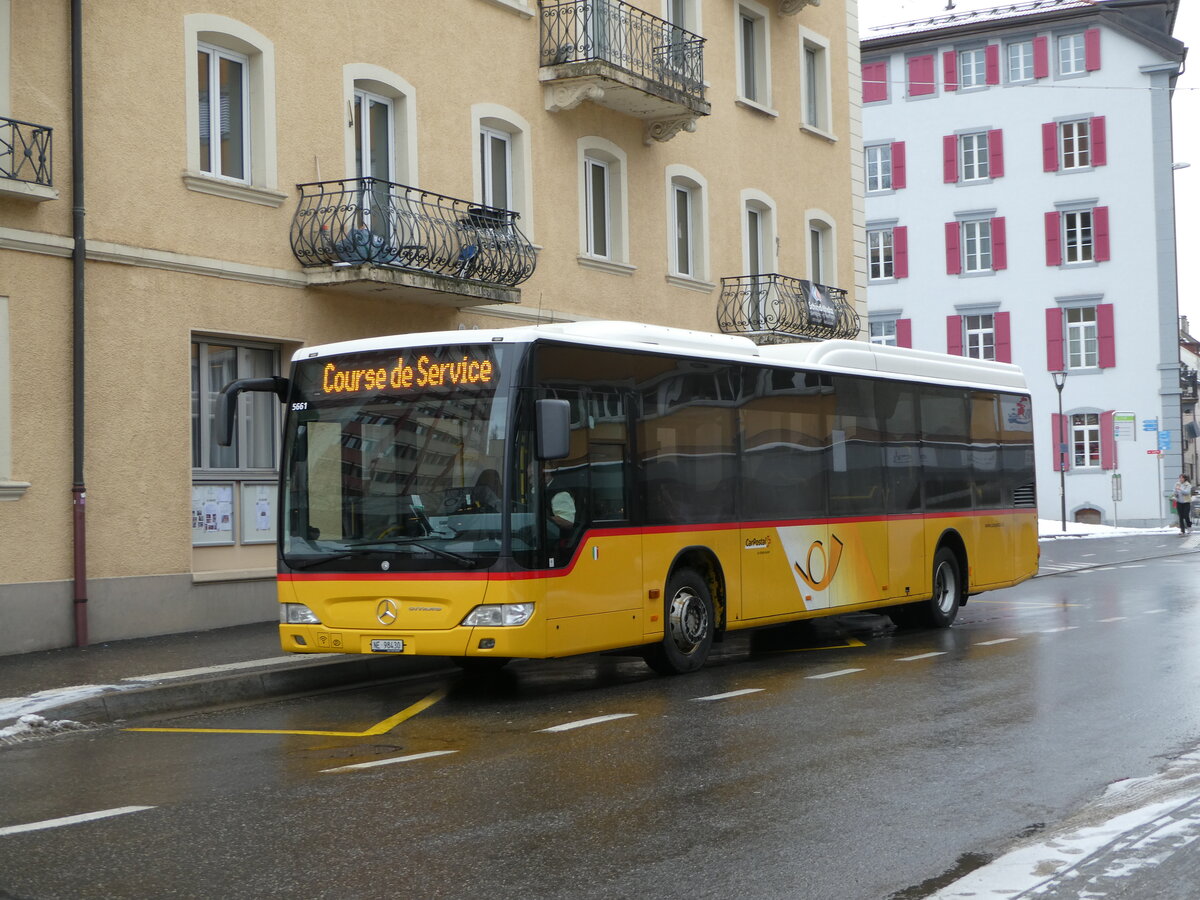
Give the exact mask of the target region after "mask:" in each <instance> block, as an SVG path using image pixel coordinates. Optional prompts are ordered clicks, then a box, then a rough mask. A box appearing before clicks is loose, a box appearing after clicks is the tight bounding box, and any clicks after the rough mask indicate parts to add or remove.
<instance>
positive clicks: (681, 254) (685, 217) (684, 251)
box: [671, 182, 696, 278]
mask: <svg viewBox="0 0 1200 900" xmlns="http://www.w3.org/2000/svg"><path fill="white" fill-rule="evenodd" d="M695 194H696V190H695V188H692V187H689V186H688V185H686V184H679V183H678V182H675V183H672V185H671V199H672V200H674V201H675V202H674V203H673V204H672V205H673V207H674V211H675V215H674V216H673V217H672V220H671V221H672V231H673V232H674V240H673V241H671V269H672V271H673V273H674V274H676V275H680V276H683V277H685V278H695V277H696V249H695V240H696V226H695V222H696V196H695Z"/></svg>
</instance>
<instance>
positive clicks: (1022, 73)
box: [1005, 38, 1034, 84]
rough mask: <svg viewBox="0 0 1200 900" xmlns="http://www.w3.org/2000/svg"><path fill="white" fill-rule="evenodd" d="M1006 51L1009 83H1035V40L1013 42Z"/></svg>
mask: <svg viewBox="0 0 1200 900" xmlns="http://www.w3.org/2000/svg"><path fill="white" fill-rule="evenodd" d="M1005 49H1006V60H1007V64H1008V80H1009V83H1010V84H1020V83H1021V82H1024V81H1033V80H1034V74H1033V59H1034V57H1033V39H1032V38H1030V39H1029V40H1025V41H1013V42H1012V43H1010V44H1008V45H1007V47H1006V48H1005ZM1014 57H1015V58H1014ZM1014 70H1015V71H1016V74H1015V75H1014V74H1013V73H1014Z"/></svg>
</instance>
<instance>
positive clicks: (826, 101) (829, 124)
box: [800, 29, 833, 133]
mask: <svg viewBox="0 0 1200 900" xmlns="http://www.w3.org/2000/svg"><path fill="white" fill-rule="evenodd" d="M801 32H802V34H801V46H802V51H803V57H802V60H801V65H802V69H801V72H800V96H801V97H802V98H803V106H802V110H801V112H802V116H803V124H804V125H806V126H807V127H809V128H814V129H817V130H818V131H822V132H826V133H827V132H829V131H832V129H833V116H832V115H831V111H830V106H831V102H832V101H831V97H830V93H829V51H828V47H827V42H826V41H825V39H824V38H822V37H821V36H820V35H817V34H814V33H813V32H810V31H808V30H807V29H801Z"/></svg>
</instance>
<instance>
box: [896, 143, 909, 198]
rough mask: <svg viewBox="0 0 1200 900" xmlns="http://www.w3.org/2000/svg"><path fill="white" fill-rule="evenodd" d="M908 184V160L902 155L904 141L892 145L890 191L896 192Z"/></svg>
mask: <svg viewBox="0 0 1200 900" xmlns="http://www.w3.org/2000/svg"><path fill="white" fill-rule="evenodd" d="M907 183H908V160H907V157H906V156H905V153H904V141H894V142H893V143H892V190H894V191H898V190H900V189H901V188H903V187H904V186H905V185H906V184H907Z"/></svg>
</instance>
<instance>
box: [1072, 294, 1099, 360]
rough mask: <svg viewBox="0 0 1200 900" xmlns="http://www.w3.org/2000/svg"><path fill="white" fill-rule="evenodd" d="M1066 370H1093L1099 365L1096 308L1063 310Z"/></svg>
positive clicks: (1085, 307) (1082, 307)
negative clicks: (1065, 331) (1065, 329)
mask: <svg viewBox="0 0 1200 900" xmlns="http://www.w3.org/2000/svg"><path fill="white" fill-rule="evenodd" d="M1065 320H1066V327H1067V333H1066V345H1067V347H1066V349H1067V368H1068V369H1094V368H1096V367H1097V366H1098V365H1100V340H1099V329H1098V328H1097V322H1096V307H1094V306H1081V307H1074V308H1070V309H1067V310H1065Z"/></svg>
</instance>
